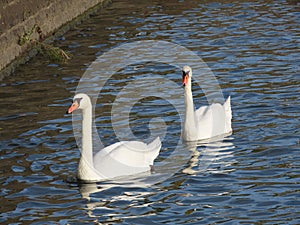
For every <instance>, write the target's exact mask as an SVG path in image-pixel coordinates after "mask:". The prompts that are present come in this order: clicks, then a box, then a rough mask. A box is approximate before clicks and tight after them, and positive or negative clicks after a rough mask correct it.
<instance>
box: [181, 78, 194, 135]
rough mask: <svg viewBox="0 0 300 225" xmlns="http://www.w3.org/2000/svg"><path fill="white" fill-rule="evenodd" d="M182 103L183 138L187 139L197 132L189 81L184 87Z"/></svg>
mask: <svg viewBox="0 0 300 225" xmlns="http://www.w3.org/2000/svg"><path fill="white" fill-rule="evenodd" d="M184 104H185V115H184V129H183V135H184V136H185V139H189V137H192V136H194V135H196V134H197V129H196V121H195V109H194V102H193V94H192V87H191V82H190V81H189V82H188V84H187V85H186V86H185V88H184Z"/></svg>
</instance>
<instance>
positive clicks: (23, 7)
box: [0, 0, 109, 80]
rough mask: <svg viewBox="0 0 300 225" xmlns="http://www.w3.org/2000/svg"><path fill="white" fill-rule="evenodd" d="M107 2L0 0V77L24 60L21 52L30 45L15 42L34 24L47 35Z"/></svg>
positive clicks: (104, 0)
mask: <svg viewBox="0 0 300 225" xmlns="http://www.w3.org/2000/svg"><path fill="white" fill-rule="evenodd" d="M107 2H109V1H107V0H0V80H1V77H2V76H5V75H7V74H9V73H11V72H12V70H13V68H14V67H15V66H16V64H19V63H22V61H23V62H24V61H26V56H25V55H24V53H25V52H27V50H28V49H29V48H30V43H26V44H24V45H22V46H21V45H19V44H18V42H19V39H20V37H21V36H22V35H24V34H25V33H26V32H29V31H30V30H32V28H33V27H34V26H35V25H37V26H39V27H40V28H41V31H42V34H43V36H45V37H48V36H51V35H52V34H53V33H54V32H56V31H57V30H58V29H59V28H60V27H61V26H62V25H64V24H66V23H68V22H70V21H72V20H74V19H75V18H76V17H78V16H80V15H82V14H84V13H85V12H87V11H89V10H90V11H91V10H92V9H93V8H100V7H102V4H106V3H107ZM95 10H96V9H95ZM95 10H94V11H95ZM31 38H32V39H34V40H38V39H39V38H40V37H39V35H38V33H37V32H34V34H33V35H32V36H31ZM16 59H18V60H16ZM12 62H14V63H12Z"/></svg>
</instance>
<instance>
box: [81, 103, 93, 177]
mask: <svg viewBox="0 0 300 225" xmlns="http://www.w3.org/2000/svg"><path fill="white" fill-rule="evenodd" d="M93 170H94V165H93V140H92V105H91V104H90V105H89V106H88V107H87V108H85V109H83V110H82V149H81V157H80V161H79V172H80V173H81V174H78V175H79V177H80V178H82V176H83V174H86V173H87V171H93Z"/></svg>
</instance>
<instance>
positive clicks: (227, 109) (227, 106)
mask: <svg viewBox="0 0 300 225" xmlns="http://www.w3.org/2000/svg"><path fill="white" fill-rule="evenodd" d="M224 109H225V125H226V127H225V130H226V133H230V132H232V128H231V119H232V112H231V97H230V96H228V98H227V99H226V101H225V102H224Z"/></svg>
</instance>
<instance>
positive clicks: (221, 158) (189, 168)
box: [79, 137, 235, 219]
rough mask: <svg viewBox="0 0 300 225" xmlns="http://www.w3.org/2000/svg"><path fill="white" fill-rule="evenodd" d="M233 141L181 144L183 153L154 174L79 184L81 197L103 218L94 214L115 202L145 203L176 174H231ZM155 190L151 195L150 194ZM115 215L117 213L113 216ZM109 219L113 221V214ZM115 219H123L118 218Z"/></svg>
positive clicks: (91, 212) (221, 139) (90, 212)
mask: <svg viewBox="0 0 300 225" xmlns="http://www.w3.org/2000/svg"><path fill="white" fill-rule="evenodd" d="M232 141H233V138H230V137H225V138H224V137H218V138H213V139H209V140H205V141H198V142H184V143H179V144H180V147H179V149H180V150H181V151H178V152H175V153H173V154H171V155H170V156H169V157H168V158H167V159H165V160H163V161H161V162H158V163H157V164H156V165H155V170H154V172H150V171H149V172H145V173H142V174H137V175H135V176H130V177H123V178H120V179H117V180H114V181H103V182H98V183H80V184H79V188H80V193H81V195H82V197H83V198H84V199H86V200H87V214H88V215H89V217H92V218H95V219H96V218H97V217H99V216H103V215H97V214H99V213H98V212H96V211H95V210H99V209H105V208H106V207H107V204H110V203H112V202H114V201H126V202H128V205H130V204H132V203H133V202H137V201H140V202H144V199H145V198H146V197H147V196H149V195H151V194H153V193H154V192H155V190H156V189H157V188H158V189H159V188H161V185H163V182H164V181H165V180H167V179H169V178H171V177H172V176H173V175H174V174H175V173H185V174H188V175H195V174H199V173H229V172H230V171H232V168H231V165H232V164H233V163H234V162H235V160H234V157H233V150H234V148H235V146H234V145H233V143H232ZM151 190H152V192H151ZM111 213H114V212H111ZM109 216H112V217H114V215H112V214H110V215H109ZM115 216H116V217H118V216H120V215H119V214H118V215H117V214H115Z"/></svg>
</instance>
